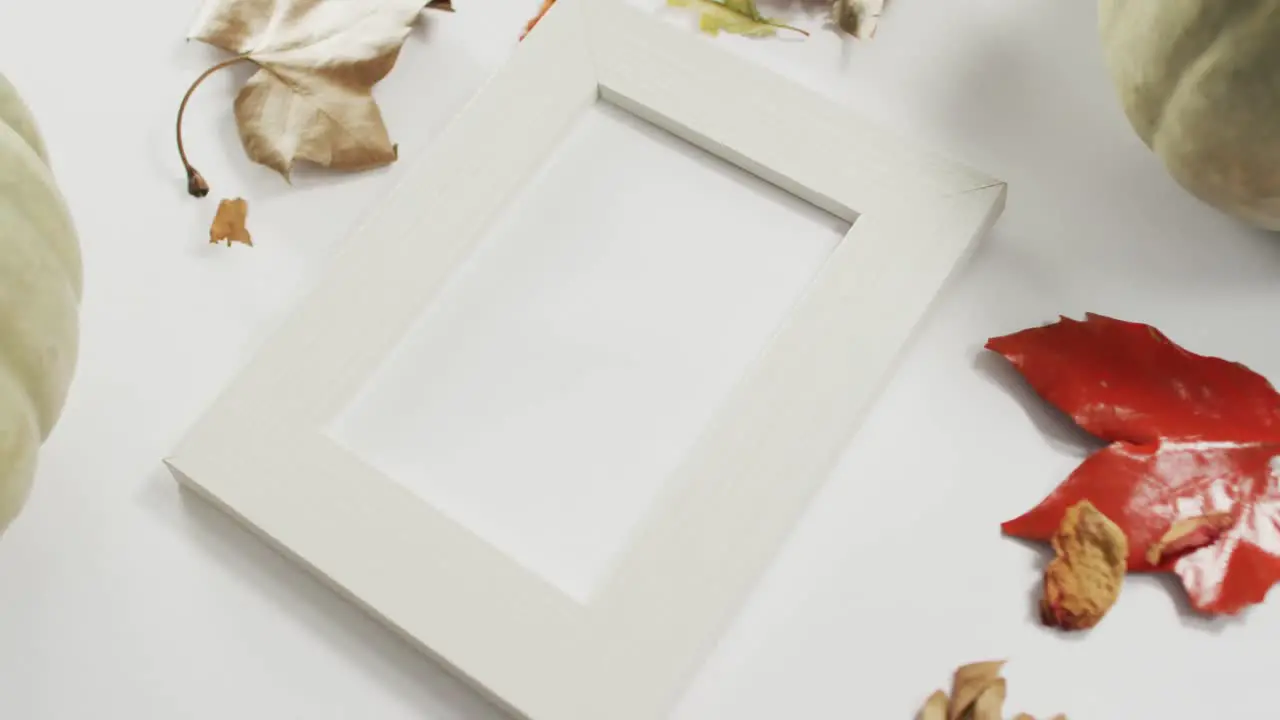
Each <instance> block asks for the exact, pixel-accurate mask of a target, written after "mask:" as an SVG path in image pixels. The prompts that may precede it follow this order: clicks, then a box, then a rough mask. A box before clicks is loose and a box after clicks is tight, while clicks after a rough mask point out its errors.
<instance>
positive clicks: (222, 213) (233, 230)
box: [209, 198, 253, 247]
mask: <svg viewBox="0 0 1280 720" xmlns="http://www.w3.org/2000/svg"><path fill="white" fill-rule="evenodd" d="M248 215H249V203H248V202H246V201H245V200H244V199H243V198H235V199H234V200H223V201H222V202H219V203H218V212H217V213H216V214H215V215H214V216H213V224H211V225H210V226H209V242H210V243H213V244H217V243H220V242H225V243H226V244H227V247H231V243H233V242H238V243H243V244H245V245H249V246H252V245H253V238H252V237H251V236H250V235H249V230H248V228H246V227H245V220H246V218H247V217H248Z"/></svg>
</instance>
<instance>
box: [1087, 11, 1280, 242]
mask: <svg viewBox="0 0 1280 720" xmlns="http://www.w3.org/2000/svg"><path fill="white" fill-rule="evenodd" d="M1098 21H1099V29H1100V32H1101V37H1102V45H1103V50H1104V52H1105V55H1106V60H1107V65H1108V67H1109V70H1110V73H1111V77H1112V80H1113V81H1114V83H1115V86H1116V90H1117V91H1118V93H1119V96H1120V100H1121V103H1122V104H1123V106H1124V110H1125V113H1126V114H1127V115H1128V117H1129V121H1130V122H1131V123H1132V124H1133V127H1134V129H1135V130H1137V133H1138V135H1139V136H1141V137H1142V139H1143V141H1145V142H1146V144H1147V146H1148V147H1150V148H1151V149H1152V150H1153V151H1155V153H1156V154H1157V155H1159V156H1160V157H1161V158H1162V159H1163V160H1164V163H1165V165H1166V166H1167V167H1168V169H1169V172H1170V174H1172V175H1173V177H1174V178H1175V179H1177V181H1178V182H1179V183H1181V184H1182V185H1183V186H1184V187H1185V188H1187V189H1188V190H1190V191H1191V192H1192V193H1194V194H1195V195H1196V196H1197V197H1199V198H1201V199H1202V200H1204V201H1205V202H1207V203H1209V204H1211V205H1213V206H1215V207H1217V208H1219V209H1221V210H1223V211H1225V212H1228V213H1231V214H1232V215H1235V216H1237V217H1239V218H1242V219H1244V220H1245V221H1247V222H1250V223H1253V224H1255V225H1258V226H1260V227H1264V228H1267V229H1270V230H1280V0H1100V2H1099V6H1098Z"/></svg>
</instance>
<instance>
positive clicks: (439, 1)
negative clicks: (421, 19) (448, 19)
mask: <svg viewBox="0 0 1280 720" xmlns="http://www.w3.org/2000/svg"><path fill="white" fill-rule="evenodd" d="M427 9H428V10H444V11H445V12H453V0H431V2H429V3H427Z"/></svg>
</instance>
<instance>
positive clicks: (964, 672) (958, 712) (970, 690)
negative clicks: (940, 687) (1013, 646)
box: [947, 660, 1005, 720]
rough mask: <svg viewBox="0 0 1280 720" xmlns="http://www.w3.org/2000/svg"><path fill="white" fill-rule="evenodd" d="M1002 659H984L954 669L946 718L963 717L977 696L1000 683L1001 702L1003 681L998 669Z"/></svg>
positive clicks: (1002, 665) (955, 719) (1002, 662)
mask: <svg viewBox="0 0 1280 720" xmlns="http://www.w3.org/2000/svg"><path fill="white" fill-rule="evenodd" d="M1004 663H1005V661H1004V660H986V661H983V662H976V663H969V664H968V665H962V666H961V667H959V668H957V669H956V672H955V674H954V675H953V676H952V678H951V702H950V703H949V704H948V705H947V720H958V719H959V718H964V717H966V716H965V713H966V712H968V711H969V709H970V708H972V707H973V706H974V704H975V703H977V701H978V698H979V697H980V696H981V695H982V694H983V693H984V692H986V691H987V689H988V688H990V687H991V686H993V685H995V684H996V683H997V682H999V683H1001V685H1002V688H1001V701H1002V702H1003V692H1004V690H1003V683H1004V680H1002V679H1001V678H1000V669H1001V668H1002V667H1004Z"/></svg>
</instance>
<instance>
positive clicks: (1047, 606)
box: [1040, 500, 1129, 630]
mask: <svg viewBox="0 0 1280 720" xmlns="http://www.w3.org/2000/svg"><path fill="white" fill-rule="evenodd" d="M1052 545H1053V550H1054V553H1055V557H1054V558H1053V560H1052V561H1050V562H1049V565H1048V566H1047V567H1046V568H1045V571H1044V595H1043V596H1042V597H1041V600H1040V614H1041V619H1042V620H1043V621H1044V623H1045V624H1046V625H1050V626H1054V627H1059V628H1062V629H1064V630H1084V629H1087V628H1091V627H1093V626H1095V625H1097V624H1098V621H1099V620H1101V619H1102V616H1103V615H1106V614H1107V611H1109V610H1110V609H1111V606H1112V605H1114V604H1115V602H1116V599H1117V598H1119V596H1120V588H1121V586H1122V585H1123V583H1124V574H1125V567H1126V559H1127V558H1128V555H1129V543H1128V541H1127V540H1126V539H1125V535H1124V532H1123V531H1122V530H1121V529H1120V527H1119V526H1118V525H1116V524H1115V523H1114V522H1112V521H1111V519H1110V518H1108V517H1107V516H1106V515H1103V514H1102V513H1101V512H1099V511H1098V509H1097V508H1095V507H1094V506H1093V504H1092V503H1090V502H1089V501H1087V500H1082V501H1081V502H1078V503H1076V504H1075V505H1072V506H1071V507H1070V508H1068V509H1067V511H1066V513H1065V514H1064V515H1063V518H1062V523H1061V525H1059V527H1058V531H1057V533H1056V534H1055V535H1054V536H1053V540H1052Z"/></svg>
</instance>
